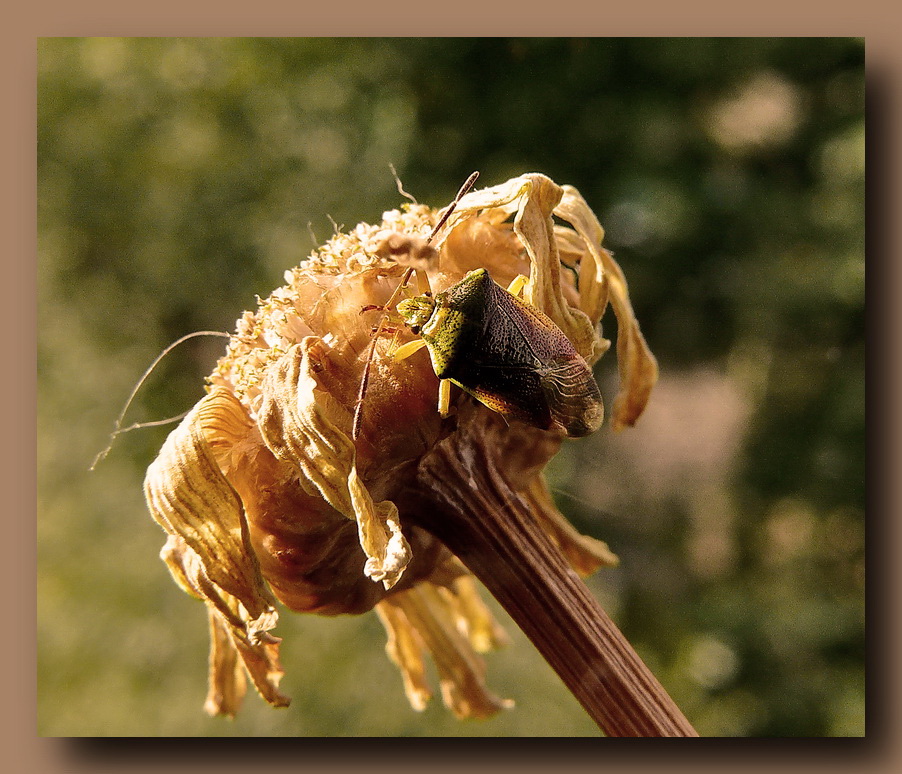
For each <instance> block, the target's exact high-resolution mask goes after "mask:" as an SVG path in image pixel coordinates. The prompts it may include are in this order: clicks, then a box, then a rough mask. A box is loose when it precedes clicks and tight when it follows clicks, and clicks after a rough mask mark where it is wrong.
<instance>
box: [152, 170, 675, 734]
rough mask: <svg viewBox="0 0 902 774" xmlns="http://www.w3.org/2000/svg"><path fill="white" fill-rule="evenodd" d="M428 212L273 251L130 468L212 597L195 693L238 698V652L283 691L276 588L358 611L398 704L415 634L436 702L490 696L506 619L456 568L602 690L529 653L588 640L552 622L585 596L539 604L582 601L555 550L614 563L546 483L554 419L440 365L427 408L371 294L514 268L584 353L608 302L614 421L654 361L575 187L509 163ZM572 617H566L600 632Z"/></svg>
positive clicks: (324, 608)
mask: <svg viewBox="0 0 902 774" xmlns="http://www.w3.org/2000/svg"><path fill="white" fill-rule="evenodd" d="M439 214H440V213H439V212H437V211H435V210H433V209H430V208H428V207H426V206H423V205H418V204H414V205H409V206H406V207H405V208H404V209H403V210H402V211H397V210H395V211H391V212H387V213H385V214H384V216H383V220H382V222H381V223H379V224H378V225H366V224H360V225H358V226H357V227H356V228H354V229H353V230H351V231H350V232H349V233H346V234H344V233H339V234H336V235H335V236H334V237H333V238H332V239H331V240H329V241H328V242H327V243H326V244H325V245H323V246H322V247H320V248H319V249H318V250H317V251H316V252H314V254H312V255H311V256H310V257H309V258H308V259H307V260H305V261H304V262H303V263H302V264H301V265H300V266H299V267H297V268H295V269H292V270H290V271H288V272H286V284H285V285H284V286H283V287H281V288H279V289H278V290H276V291H275V292H273V293H272V295H271V296H270V297H269V298H267V299H266V300H264V301H261V303H260V307H259V309H258V310H257V311H256V312H254V313H251V312H246V313H245V314H244V316H243V317H242V318H241V319H240V320H239V321H238V325H237V330H236V332H235V334H234V335H233V336H232V338H231V341H230V343H229V345H228V349H227V352H226V354H225V355H224V356H223V357H222V358H221V360H220V361H219V363H218V364H217V366H216V368H215V370H214V372H213V373H212V374H211V376H210V377H209V378H208V387H207V394H206V395H205V397H204V398H203V399H202V400H201V401H199V402H198V404H197V405H196V406H195V407H194V409H193V410H192V411H191V413H190V414H189V415H188V416H186V417H185V419H184V420H183V421H182V423H181V424H180V426H179V427H178V428H177V429H176V430H175V431H174V432H173V433H172V434H171V435H170V436H169V438H168V439H167V440H166V442H165V444H164V446H163V448H162V450H161V452H160V454H159V456H158V458H157V459H156V460H155V461H154V462H153V464H152V465H151V466H150V468H149V470H148V473H147V478H146V482H145V491H146V496H147V502H148V504H149V507H150V510H151V513H152V514H153V516H154V518H155V519H156V520H157V521H158V522H159V523H160V524H161V525H162V526H163V528H164V529H165V530H166V531H167V533H168V535H169V537H168V541H167V543H166V545H165V547H164V549H163V552H162V556H163V559H164V560H165V562H166V563H167V565H168V566H169V569H170V571H171V572H172V574H173V576H174V577H175V579H176V580H177V581H178V583H179V584H180V585H181V586H182V588H184V589H185V590H186V591H187V592H188V593H190V594H193V595H194V596H196V597H198V598H200V599H201V600H203V601H204V602H205V604H206V606H207V610H208V613H209V621H210V634H211V657H210V687H209V695H208V697H207V702H206V709H207V711H208V712H210V713H211V714H227V715H232V714H234V713H235V712H236V711H237V710H238V708H239V705H240V703H241V700H242V697H243V695H244V693H245V674H247V675H249V676H250V678H251V681H252V682H253V684H254V686H255V687H256V688H257V690H258V691H259V692H260V694H261V695H262V696H263V697H264V699H266V700H267V701H268V702H270V703H271V704H273V705H276V706H282V705H286V704H287V703H288V698H286V697H285V696H284V695H282V694H281V693H280V692H279V689H278V685H279V680H280V678H281V676H282V674H283V670H282V666H281V664H280V662H279V640H278V639H277V638H276V637H274V636H273V635H272V634H271V631H272V629H273V628H274V627H275V625H276V622H277V612H276V600H278V601H280V602H281V603H282V604H284V605H285V606H286V607H288V608H289V609H291V610H293V611H297V612H303V613H320V614H324V615H336V614H340V613H364V612H366V611H369V610H371V609H375V610H376V612H377V614H378V615H379V618H380V620H381V621H382V623H383V624H384V626H385V628H386V631H387V633H388V644H387V650H388V654H389V656H390V658H391V659H392V660H393V661H394V662H395V663H396V664H397V666H398V667H399V669H400V671H401V675H402V677H403V681H404V687H405V690H406V693H407V696H408V698H409V700H410V702H411V704H412V705H413V706H414V707H415V708H417V709H421V708H423V707H424V706H425V704H426V702H427V701H428V699H429V698H430V696H431V690H430V687H429V685H428V684H427V681H426V678H425V674H426V671H425V662H424V659H425V657H426V655H427V654H428V655H429V656H431V658H432V659H433V661H434V663H435V665H436V668H437V672H438V676H439V679H440V683H441V695H442V698H443V700H444V702H445V704H446V705H447V706H448V707H449V708H450V709H451V710H452V711H453V712H454V713H455V714H456V715H457V716H459V717H486V716H489V715H492V714H493V713H495V712H497V711H498V710H499V709H500V708H502V707H506V706H508V705H509V704H510V702H508V701H507V700H505V699H501V698H499V697H497V696H495V695H494V694H492V693H491V692H490V691H489V689H488V688H487V687H486V682H485V668H484V665H483V662H482V660H481V658H480V656H479V655H478V653H480V652H484V651H487V650H489V649H492V648H494V647H496V646H498V645H499V644H501V643H502V642H503V641H504V633H503V632H502V630H501V629H500V628H499V626H498V624H497V623H496V622H495V620H494V619H493V618H492V616H491V614H490V613H489V611H488V609H487V608H486V607H485V606H484V604H483V602H482V601H481V600H480V598H479V595H478V593H477V588H476V583H475V580H474V576H473V574H471V572H472V573H475V575H476V576H477V577H478V578H479V579H480V580H481V581H482V582H483V583H484V584H485V585H486V586H487V587H488V588H489V589H490V591H492V593H493V594H495V596H496V597H498V599H499V600H500V601H501V603H502V605H504V606H505V608H506V609H507V610H508V612H510V613H511V615H512V616H513V617H514V619H515V620H516V621H517V622H518V623H519V624H520V625H521V626H522V627H523V628H524V630H525V631H526V632H527V634H528V635H529V636H530V637H531V638H532V639H533V641H534V642H536V644H537V646H538V647H539V649H540V650H541V651H542V652H543V654H544V655H545V656H546V658H548V659H549V660H550V661H552V664H553V666H555V669H557V670H558V671H559V672H560V673H562V677H563V678H564V679H565V681H566V682H567V683H568V685H570V687H571V690H573V691H574V693H576V695H577V697H578V698H580V700H581V701H583V703H584V704H585V705H586V706H587V708H589V707H590V704H591V703H592V702H593V701H594V700H593V699H592V698H591V697H590V698H588V699H587V696H586V695H585V694H591V693H592V691H596V693H597V692H599V691H601V693H604V692H605V691H606V692H607V693H606V695H607V696H608V698H602V699H601V700H600V701H601V702H602V703H606V702H610V697H609V694H611V692H612V690H614V689H611V680H610V676H609V675H607V673H606V672H605V669H606V667H605V666H604V665H603V664H599V663H596V662H599V659H598V658H594V657H593V659H594V660H593V664H594V665H593V666H592V667H591V668H592V669H594V670H595V672H597V673H598V675H599V677H598V685H599V686H601V688H597V687H596V688H593V687H592V686H593V685H594V682H595V680H594V678H592V677H586V674H585V672H586V670H585V669H583V667H582V666H581V665H580V664H579V663H577V664H576V665H575V666H573V667H572V669H574V670H579V671H580V674H579V675H577V676H575V677H573V678H568V676H567V675H566V674H564V672H566V671H567V667H560V666H559V665H557V664H555V663H554V660H553V658H557V657H555V656H552V655H549V652H550V651H560V652H561V653H563V656H561V658H562V659H564V660H569V661H574V660H576V661H577V662H579V659H580V658H585V654H582V655H581V654H579V653H577V654H575V655H574V654H571V653H569V651H568V650H567V648H568V647H570V646H569V645H568V644H567V643H563V644H561V642H560V640H562V639H563V640H568V641H576V642H579V639H580V637H579V635H578V634H574V632H572V631H568V630H567V627H570V628H580V627H583V628H585V627H586V624H584V623H580V622H581V621H582V620H583V619H584V618H585V616H583V618H580V615H579V614H577V615H576V617H575V618H572V617H571V618H567V616H566V615H565V616H564V617H563V618H560V619H556V618H555V616H557V615H558V612H556V611H557V610H558V608H566V607H567V606H568V605H572V604H576V605H577V607H578V606H579V605H583V604H585V605H590V606H591V605H595V603H594V601H592V600H591V598H590V597H588V595H587V593H586V592H583V591H581V590H580V587H581V588H582V589H584V587H583V586H582V584H581V582H580V581H579V580H578V579H577V578H576V575H574V573H573V572H572V570H570V569H568V566H567V563H569V566H570V567H572V568H573V569H575V570H576V572H577V573H579V574H580V575H586V574H588V573H591V572H593V571H594V570H596V569H597V568H599V567H600V566H603V565H610V564H613V563H614V562H615V561H616V559H615V557H614V556H613V555H612V554H611V553H610V552H609V550H608V548H607V546H606V545H605V544H604V543H602V542H600V541H597V540H595V539H593V538H590V537H586V536H583V535H580V534H578V533H577V532H576V531H575V530H574V529H573V528H572V527H571V526H570V525H569V524H568V523H567V522H566V521H565V520H564V518H563V517H562V515H561V514H560V513H559V512H558V511H557V509H556V508H555V506H554V504H553V502H552V499H551V497H550V494H549V491H548V487H547V485H546V482H545V478H544V476H543V473H542V471H543V468H544V467H545V465H546V463H547V462H548V460H549V459H550V458H551V457H552V456H553V455H554V454H555V453H556V451H557V450H558V448H559V446H560V444H561V442H562V440H563V439H564V433H563V432H561V431H559V430H555V429H552V430H550V431H549V430H543V429H539V428H537V427H534V426H531V425H530V424H526V423H524V422H521V421H517V420H516V419H513V420H511V419H509V418H505V417H503V416H501V415H499V414H498V413H496V412H495V411H492V410H490V409H489V408H487V407H486V406H485V405H482V404H481V403H479V402H477V401H476V400H474V398H473V397H471V396H470V395H468V394H467V393H465V392H463V391H462V390H459V389H458V388H457V387H455V388H453V391H452V393H451V396H450V412H449V415H448V416H446V417H443V416H442V415H441V414H440V413H439V411H438V410H437V396H438V393H439V380H438V378H437V377H436V374H435V372H434V371H433V368H432V365H431V363H430V358H429V357H427V354H426V352H425V351H424V352H421V353H418V354H415V355H412V356H410V357H406V358H405V359H403V360H397V359H396V358H394V357H392V353H393V352H394V351H396V349H397V347H399V346H401V345H403V344H404V343H405V342H407V341H410V340H412V339H414V338H416V336H415V334H414V333H413V332H412V331H411V330H410V329H409V328H408V327H407V326H405V325H404V324H403V323H402V322H401V321H399V320H398V319H396V318H397V315H395V314H393V310H391V309H389V310H387V311H385V310H384V307H385V305H386V303H387V302H388V301H389V299H390V298H391V297H392V294H393V293H394V292H395V291H396V289H397V288H398V286H399V282H400V281H401V278H402V275H404V274H405V272H406V270H407V269H408V268H410V267H414V268H416V269H417V270H418V272H419V274H420V277H421V278H423V277H428V284H429V285H430V286H431V289H432V291H433V292H438V291H442V290H444V289H446V288H448V287H449V286H451V285H453V284H454V283H456V282H458V281H459V280H460V279H461V278H462V277H464V276H465V275H466V274H467V273H468V272H469V271H471V270H473V269H477V268H480V267H484V268H486V269H488V270H489V272H490V274H491V276H492V278H493V279H494V280H495V281H496V282H497V283H499V284H500V285H501V286H506V285H507V284H508V283H509V282H511V281H512V280H513V279H514V278H515V277H516V276H517V275H525V276H527V277H528V278H529V282H528V284H527V285H526V286H525V289H524V292H523V296H524V299H525V300H526V301H527V302H528V303H529V304H531V305H532V306H533V307H535V308H536V309H539V310H541V311H543V312H544V313H545V314H546V315H547V316H548V317H549V318H551V320H553V321H554V323H556V325H557V326H558V327H559V328H560V330H561V331H563V333H564V334H565V335H566V337H567V338H568V339H569V340H570V342H572V344H573V346H574V347H575V348H576V350H577V351H578V352H579V354H580V355H581V356H582V357H583V358H585V360H586V361H587V362H588V363H589V364H591V363H594V362H595V361H596V360H598V358H599V357H601V356H602V355H603V354H604V353H605V351H606V350H607V349H608V346H609V342H608V341H607V340H606V339H604V338H602V336H601V333H600V327H599V321H600V319H601V316H602V314H603V312H604V311H605V309H606V307H607V306H608V304H610V306H611V307H612V308H613V311H614V313H615V315H616V318H617V322H618V334H617V357H618V367H619V373H620V392H619V394H618V396H617V397H616V400H615V401H614V404H613V409H612V419H611V424H612V426H613V427H614V428H615V429H619V428H622V427H624V426H627V425H631V424H633V423H634V422H635V421H636V419H637V418H638V417H639V415H640V414H641V412H642V410H643V408H644V407H645V404H646V401H647V400H648V398H649V394H650V391H651V389H652V386H653V384H654V382H655V379H656V378H657V366H656V364H655V361H654V358H653V357H652V355H651V353H650V352H649V351H648V348H647V346H646V344H645V341H644V340H643V338H642V335H641V333H640V332H639V327H638V324H637V322H636V320H635V318H634V315H633V311H632V308H631V306H630V302H629V297H628V294H627V287H626V283H625V281H624V277H623V274H622V272H621V270H620V268H619V267H618V266H617V264H616V263H615V262H614V260H613V259H612V257H611V255H610V253H608V252H607V251H606V250H605V249H603V248H602V247H601V241H602V237H603V231H602V228H601V226H600V225H599V223H598V221H597V219H596V218H595V216H594V215H593V213H592V212H591V210H590V209H589V207H588V206H587V205H586V203H585V201H584V200H583V199H582V197H581V196H580V194H579V193H578V192H577V191H576V190H575V189H574V188H572V187H569V186H563V187H561V186H558V185H556V184H555V183H553V182H552V181H551V180H549V179H548V178H546V177H544V176H542V175H538V174H529V175H523V176H521V177H518V178H515V179H512V180H510V181H508V182H507V183H504V184H503V185H499V186H496V187H493V188H487V189H483V190H479V191H475V192H472V193H469V194H467V195H466V196H464V197H463V199H461V200H460V201H459V203H458V204H457V206H456V208H455V209H454V211H453V212H452V214H451V216H450V218H449V219H448V221H447V223H446V224H445V225H444V226H443V227H442V228H441V229H440V231H439V232H438V233H437V234H435V237H434V239H432V241H431V242H429V243H427V241H426V238H427V237H429V236H430V234H431V232H432V230H433V228H434V227H435V225H436V223H437V222H438V217H439ZM415 292H419V290H417V289H416V288H410V290H409V292H408V290H405V291H404V293H406V294H407V295H412V294H414V293H415ZM374 331H375V332H376V335H375V340H374ZM371 345H372V346H371ZM368 360H369V362H370V365H369V368H368V378H367V382H366V390H365V392H364V393H363V395H362V396H360V397H361V398H362V401H363V403H362V406H361V410H360V411H359V412H358V413H359V433H357V434H356V438H355V437H354V435H355V433H353V432H352V427H353V424H354V416H355V409H356V408H357V406H358V395H359V392H360V384H361V377H362V374H363V372H364V370H365V368H366V367H367V365H366V364H367V361H368ZM596 419H597V421H595V420H596ZM600 420H601V416H600V413H599V416H597V418H593V423H594V425H597V424H598V422H600ZM590 429H591V428H590ZM560 557H565V558H566V562H564V561H563V559H561V558H560ZM571 586H572V588H573V589H575V591H572V592H571V591H568V590H567V589H570V588H571ZM547 587H550V591H548V590H547ZM561 589H564V591H561ZM546 592H547V593H546ZM548 594H550V595H551V596H550V597H548ZM560 594H564V595H565V596H566V594H575V595H576V596H577V597H578V598H579V600H581V601H578V602H577V603H573V602H572V600H571V601H568V599H569V598H564V597H561V598H560V599H559V598H558V596H557V595H560ZM587 600H588V601H587ZM593 610H594V608H593ZM543 611H544V612H543ZM593 615H594V613H593ZM602 615H603V614H602ZM590 618H591V616H590ZM573 621H576V622H575V623H572V622H573ZM568 622H571V623H572V626H571V623H568ZM562 627H563V628H564V631H554V630H555V629H558V630H560V629H561V628H562ZM593 627H596V625H595V624H594V623H593V624H591V625H590V626H589V628H590V629H592V631H590V632H589V633H588V635H586V636H588V638H589V639H590V640H591V639H592V638H593V637H594V638H596V639H600V638H602V635H601V634H599V632H598V631H595V629H594V628H593ZM596 628H597V627H596ZM584 634H585V633H584ZM545 640H548V642H545ZM575 647H581V646H579V645H577V646H575ZM618 647H619V645H618ZM624 647H627V646H624ZM630 658H632V656H630ZM639 663H641V662H639ZM643 675H644V673H643ZM649 677H650V675H649ZM643 679H645V678H644V676H643ZM651 680H652V681H653V680H654V678H651ZM583 685H586V686H588V687H587V688H583V687H580V686H583ZM654 685H655V686H657V684H656V683H655V684H654ZM657 687H658V688H659V686H657ZM614 693H616V690H614ZM596 699H597V697H596ZM590 711H593V710H592V709H591V708H590ZM611 711H612V712H617V710H611ZM606 712H608V710H602V711H600V714H601V715H604V714H605V713H606ZM598 714H599V712H593V715H595V716H596V719H598ZM665 714H666V713H665ZM671 714H673V713H671ZM600 722H601V721H600ZM603 727H605V730H607V731H608V732H609V733H611V732H614V733H616V732H617V731H618V729H617V728H616V727H614V726H611V725H610V724H607V725H605V724H603ZM621 730H622V729H621ZM626 730H627V732H628V731H629V728H627V729H626ZM640 730H641V729H640ZM671 730H672V729H671Z"/></svg>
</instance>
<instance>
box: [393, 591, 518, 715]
mask: <svg viewBox="0 0 902 774" xmlns="http://www.w3.org/2000/svg"><path fill="white" fill-rule="evenodd" d="M443 592H444V593H443ZM468 593H469V590H466V589H465V590H464V594H465V595H467V594H468ZM466 609H467V608H466V604H465V602H463V601H462V600H459V599H458V598H457V594H456V593H455V592H454V591H453V590H451V591H450V594H449V590H448V589H440V588H439V587H437V586H435V585H434V584H432V583H428V582H425V583H420V584H418V585H416V586H415V587H413V588H412V589H410V590H408V591H403V592H399V593H397V594H394V595H393V596H391V597H387V598H386V599H384V600H382V601H381V602H380V603H379V604H378V605H377V610H379V613H380V619H381V620H382V622H383V624H385V626H386V629H387V630H388V632H389V647H388V649H387V652H388V655H389V657H390V658H391V659H392V660H393V661H394V662H395V663H396V664H397V666H398V668H399V669H400V670H401V674H402V675H403V678H404V687H405V691H406V692H407V697H408V699H409V700H410V703H411V705H412V706H413V707H414V708H415V709H422V708H423V707H424V706H425V702H426V701H427V700H428V699H429V697H430V695H431V693H430V691H429V688H428V685H427V684H426V682H425V677H424V665H423V651H424V649H425V650H427V651H428V652H429V653H430V655H431V656H432V659H433V661H434V662H435V666H436V670H437V671H438V676H439V684H440V687H441V692H442V700H443V702H444V704H445V706H446V707H448V709H450V710H451V711H452V712H453V713H454V714H455V715H456V716H457V717H459V718H487V717H491V716H492V715H494V714H496V713H497V712H498V711H499V710H502V709H509V708H510V707H513V702H512V701H511V700H509V699H501V698H499V697H497V696H495V694H493V693H492V692H491V691H489V690H488V689H487V688H486V686H485V663H484V662H483V660H482V658H480V656H479V655H478V654H477V653H476V651H475V650H474V648H473V645H472V643H471V642H470V639H469V638H468V636H467V634H466V632H467V630H468V628H470V625H471V623H475V622H467V621H465V620H462V618H461V615H462V611H464V610H466Z"/></svg>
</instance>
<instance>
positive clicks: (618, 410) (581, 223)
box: [555, 186, 658, 431]
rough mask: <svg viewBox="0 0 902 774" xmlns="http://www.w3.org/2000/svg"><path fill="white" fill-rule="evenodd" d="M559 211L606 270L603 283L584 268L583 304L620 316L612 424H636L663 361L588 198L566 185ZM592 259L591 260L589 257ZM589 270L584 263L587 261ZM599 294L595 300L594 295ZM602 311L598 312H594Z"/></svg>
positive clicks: (589, 308)
mask: <svg viewBox="0 0 902 774" xmlns="http://www.w3.org/2000/svg"><path fill="white" fill-rule="evenodd" d="M555 214H556V215H558V216H560V217H561V218H563V219H564V220H566V221H568V222H569V223H571V224H572V225H573V227H574V229H575V230H576V232H577V233H578V234H579V235H580V236H581V237H582V238H583V240H584V242H585V245H586V248H587V249H588V250H589V251H590V253H591V255H592V257H593V258H594V259H595V263H596V265H597V266H599V267H600V268H601V269H602V274H601V279H600V282H601V284H602V285H603V286H604V288H603V289H602V288H600V287H598V282H599V280H598V277H599V275H598V272H596V273H595V274H592V273H589V272H586V271H581V273H580V293H581V295H582V294H583V293H584V294H585V295H584V296H583V299H584V303H585V305H584V306H583V305H581V308H583V309H584V310H585V311H587V313H589V315H590V317H592V318H593V320H594V322H596V323H597V322H598V319H600V315H601V313H603V312H604V306H600V307H599V302H604V303H607V302H608V301H610V304H611V307H612V308H613V310H614V314H615V315H616V317H617V369H618V371H619V373H620V390H619V392H618V393H617V397H616V398H615V399H614V408H613V411H612V420H611V424H612V427H613V429H614V430H615V431H617V430H622V429H623V428H624V427H626V426H628V425H633V424H635V422H636V420H637V419H638V418H639V415H640V414H641V413H642V412H643V411H644V410H645V406H646V404H647V403H648V399H649V396H650V395H651V390H652V388H653V387H654V385H655V382H657V380H658V363H657V361H656V360H655V357H654V355H652V353H651V350H650V349H649V348H648V344H647V343H646V342H645V338H644V337H643V335H642V331H641V330H640V329H639V322H638V321H637V320H636V315H635V312H633V306H632V304H631V303H630V299H629V290H628V288H627V284H626V278H625V277H624V276H623V271H622V270H621V268H620V266H618V265H617V262H616V261H615V260H614V257H613V256H612V255H611V253H610V252H608V251H607V250H605V249H604V248H602V247H601V239H602V237H603V236H604V229H602V227H601V224H599V222H598V219H597V218H596V217H595V214H594V213H593V212H592V210H591V209H589V206H588V204H586V202H585V200H584V199H583V197H582V196H581V195H580V193H579V191H577V190H576V189H575V188H573V187H572V186H564V196H563V198H562V200H561V203H560V205H558V207H557V209H556V210H555ZM586 263H588V262H586ZM583 269H585V264H583ZM596 298H597V299H598V300H597V301H595V300H594V299H596ZM593 309H594V310H597V313H598V317H597V318H596V317H595V316H594V314H595V312H593V311H592V310H593Z"/></svg>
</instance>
